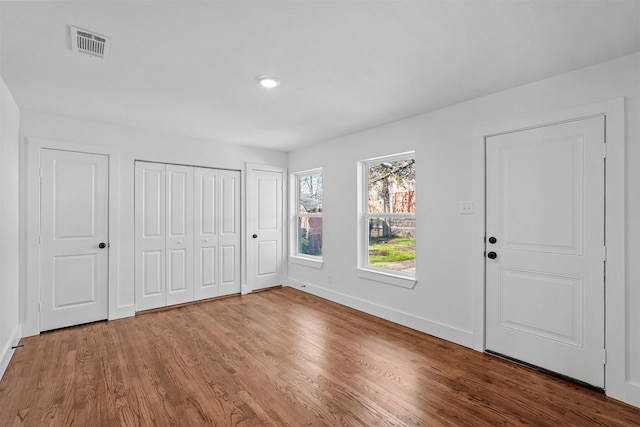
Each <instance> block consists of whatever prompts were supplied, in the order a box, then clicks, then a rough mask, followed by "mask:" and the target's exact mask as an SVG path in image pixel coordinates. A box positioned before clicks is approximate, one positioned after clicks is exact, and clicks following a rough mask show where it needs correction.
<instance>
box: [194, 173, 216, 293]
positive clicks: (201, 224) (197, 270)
mask: <svg viewBox="0 0 640 427" xmlns="http://www.w3.org/2000/svg"><path fill="white" fill-rule="evenodd" d="M194 179H195V183H194V187H195V197H194V201H195V221H194V222H195V251H194V262H195V266H194V275H195V299H196V300H200V299H204V298H213V297H217V296H219V295H220V280H219V273H218V272H219V267H218V265H219V260H218V259H219V246H218V235H219V230H218V228H219V225H218V217H219V214H218V210H219V209H220V208H219V206H218V204H219V203H218V200H217V197H218V187H219V184H218V170H216V169H207V168H195V171H194Z"/></svg>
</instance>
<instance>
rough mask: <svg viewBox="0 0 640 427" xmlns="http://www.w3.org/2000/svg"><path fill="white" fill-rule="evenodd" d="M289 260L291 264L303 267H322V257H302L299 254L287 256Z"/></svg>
mask: <svg viewBox="0 0 640 427" xmlns="http://www.w3.org/2000/svg"><path fill="white" fill-rule="evenodd" d="M316 258H317V259H316ZM289 262H290V263H292V264H298V265H304V266H305V267H311V268H318V269H320V268H322V266H323V265H324V261H322V257H314V258H311V257H304V256H301V255H295V256H293V255H292V256H290V257H289Z"/></svg>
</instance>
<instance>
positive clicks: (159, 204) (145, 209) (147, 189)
mask: <svg viewBox="0 0 640 427" xmlns="http://www.w3.org/2000/svg"><path fill="white" fill-rule="evenodd" d="M165 198H166V190H165V165H164V164H161V163H149V162H136V167H135V245H136V247H135V292H136V294H135V301H136V310H137V311H140V310H148V309H151V308H158V307H164V306H165V305H166V304H167V292H166V279H165V278H166V272H165V248H166V228H165V206H166V203H165Z"/></svg>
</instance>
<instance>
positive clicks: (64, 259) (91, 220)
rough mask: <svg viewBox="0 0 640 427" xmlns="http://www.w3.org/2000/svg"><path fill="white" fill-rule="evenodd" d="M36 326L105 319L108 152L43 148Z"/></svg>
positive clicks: (45, 327) (107, 260) (60, 325)
mask: <svg viewBox="0 0 640 427" xmlns="http://www.w3.org/2000/svg"><path fill="white" fill-rule="evenodd" d="M40 166H41V184H40V209H41V212H40V223H41V224H40V226H41V236H40V237H41V245H40V298H41V300H40V301H41V312H40V330H41V331H46V330H50V329H56V328H62V327H66V326H72V325H78V324H81V323H87V322H93V321H96V320H103V319H106V318H107V316H108V272H109V268H108V264H109V248H108V244H109V240H108V238H109V157H108V156H105V155H99V154H87V153H76V152H71V151H60V150H50V149H42V150H41V157H40Z"/></svg>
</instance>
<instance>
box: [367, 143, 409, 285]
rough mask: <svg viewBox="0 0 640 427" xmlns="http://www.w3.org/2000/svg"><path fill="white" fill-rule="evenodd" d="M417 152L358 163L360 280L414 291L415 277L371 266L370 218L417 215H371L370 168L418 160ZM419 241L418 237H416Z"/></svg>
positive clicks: (406, 273)
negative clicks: (389, 162) (388, 162)
mask: <svg viewBox="0 0 640 427" xmlns="http://www.w3.org/2000/svg"><path fill="white" fill-rule="evenodd" d="M415 158H416V157H415V151H408V152H405V153H398V154H393V155H389V156H382V157H375V158H371V159H365V160H361V161H359V162H358V266H357V274H358V276H359V277H361V278H363V279H367V280H372V281H375V282H380V283H385V284H389V285H394V286H400V287H403V288H408V289H412V288H413V287H414V286H415V285H416V283H417V282H418V281H417V278H416V277H417V268H416V274H413V273H408V272H402V271H394V270H389V269H384V268H378V267H373V266H371V265H369V219H370V218H412V219H414V220H415V219H416V215H415V213H369V167H368V166H369V165H370V164H372V163H381V162H385V161H396V160H406V159H415ZM416 237H417V236H416Z"/></svg>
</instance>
